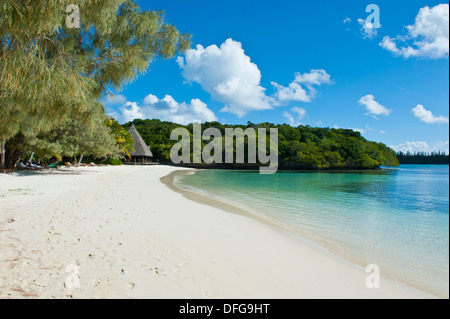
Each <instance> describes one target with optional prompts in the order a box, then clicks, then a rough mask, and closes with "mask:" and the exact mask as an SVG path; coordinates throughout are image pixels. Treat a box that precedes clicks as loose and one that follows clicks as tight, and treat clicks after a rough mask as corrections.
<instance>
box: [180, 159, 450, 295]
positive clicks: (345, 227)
mask: <svg viewBox="0 0 450 319" xmlns="http://www.w3.org/2000/svg"><path fill="white" fill-rule="evenodd" d="M180 182H181V184H182V185H185V186H186V187H191V188H195V189H197V190H200V191H202V192H204V193H207V194H209V195H212V196H215V197H219V198H224V199H227V200H231V201H235V202H237V203H240V204H243V205H246V206H249V207H251V208H253V209H255V210H257V211H259V212H262V213H265V214H267V215H268V216H271V217H272V218H275V219H276V220H278V221H280V222H283V223H285V224H286V225H289V227H290V228H291V229H296V230H298V231H299V232H300V233H305V234H306V233H307V234H313V235H314V236H317V238H320V240H321V241H327V242H329V243H333V245H334V246H335V247H336V248H337V249H338V250H339V251H340V252H342V254H343V255H344V256H346V257H348V258H350V259H352V260H354V261H358V262H360V263H363V264H364V263H366V264H368V263H375V264H378V265H380V267H382V270H383V271H384V273H388V274H389V275H391V276H393V277H396V278H398V279H401V280H403V281H407V282H408V283H410V284H413V285H416V286H419V287H421V288H424V289H427V290H432V291H433V292H437V293H439V294H441V295H444V296H445V295H447V296H448V266H449V219H448V217H449V184H448V182H449V170H448V166H440V165H438V166H432V165H405V166H401V167H400V168H398V169H382V170H374V171H309V172H305V171H299V172H295V171H280V172H278V173H276V174H273V175H261V174H259V173H258V171H230V170H205V171H200V172H198V173H197V174H195V175H188V176H186V177H184V178H183V179H182V180H181V181H180Z"/></svg>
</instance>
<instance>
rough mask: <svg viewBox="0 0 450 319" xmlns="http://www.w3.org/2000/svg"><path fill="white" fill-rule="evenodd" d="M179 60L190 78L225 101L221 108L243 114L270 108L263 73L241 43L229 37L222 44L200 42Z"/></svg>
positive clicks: (186, 75) (184, 73) (183, 71)
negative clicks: (262, 82) (203, 43)
mask: <svg viewBox="0 0 450 319" xmlns="http://www.w3.org/2000/svg"><path fill="white" fill-rule="evenodd" d="M177 62H178V65H179V67H180V68H181V69H182V75H183V77H184V78H185V79H186V80H187V81H189V82H197V83H199V84H200V85H201V86H202V88H203V90H205V91H206V92H208V93H210V94H211V96H212V97H213V98H214V99H216V100H218V101H220V102H222V103H225V104H226V106H225V108H223V110H222V111H226V112H231V113H234V114H236V115H238V116H240V117H242V116H244V115H245V114H246V113H247V112H248V111H253V110H267V109H270V108H271V103H270V99H269V98H268V97H267V96H266V93H265V91H266V89H265V88H263V87H262V86H261V85H260V82H261V72H260V71H259V69H258V67H257V66H256V64H254V63H252V62H251V60H250V57H248V56H247V55H246V54H245V52H244V50H243V48H242V44H241V43H240V42H236V41H233V40H232V39H228V40H226V41H225V42H224V43H223V44H222V45H221V46H220V47H217V46H216V45H211V46H209V47H207V48H204V47H203V46H201V45H197V47H196V49H191V50H188V51H187V52H186V55H185V57H179V58H178V59H177Z"/></svg>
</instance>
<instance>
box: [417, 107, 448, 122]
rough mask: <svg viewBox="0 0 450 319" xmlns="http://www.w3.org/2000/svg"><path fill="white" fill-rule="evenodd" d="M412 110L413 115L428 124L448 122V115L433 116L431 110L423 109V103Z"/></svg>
mask: <svg viewBox="0 0 450 319" xmlns="http://www.w3.org/2000/svg"><path fill="white" fill-rule="evenodd" d="M412 111H413V114H414V116H415V117H417V118H418V119H419V120H421V121H422V122H425V123H428V124H445V123H448V122H449V119H448V117H445V116H434V115H433V113H432V112H431V111H429V110H427V109H425V108H424V107H423V105H420V104H418V105H417V106H416V107H415V108H413V109H412Z"/></svg>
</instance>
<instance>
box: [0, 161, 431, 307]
mask: <svg viewBox="0 0 450 319" xmlns="http://www.w3.org/2000/svg"><path fill="white" fill-rule="evenodd" d="M174 170H176V168H173V167H166V166H151V167H125V166H124V167H95V168H93V167H89V168H70V169H61V170H50V171H43V172H39V173H33V172H25V173H14V174H10V175H8V174H6V175H5V174H1V175H0V242H1V246H0V298H72V297H73V298H429V297H433V296H432V295H429V294H426V293H424V292H421V291H418V290H416V289H414V288H411V287H408V286H405V285H402V284H399V283H396V282H392V281H389V280H384V279H382V280H381V288H379V289H368V288H366V285H365V281H366V276H367V275H368V274H367V273H366V272H365V270H364V268H362V267H359V266H356V265H353V264H350V263H348V262H346V261H343V260H341V259H338V258H337V257H335V256H333V255H331V254H330V253H328V252H327V251H325V250H324V249H320V248H319V247H316V246H315V245H313V244H309V243H307V242H306V241H305V240H301V239H298V238H296V237H294V236H290V235H287V234H285V233H283V232H281V231H278V230H276V229H275V228H273V227H270V226H269V225H267V224H264V223H261V222H259V221H256V220H254V219H251V218H248V217H245V216H242V215H238V214H233V213H228V212H225V211H223V210H221V209H218V208H214V207H211V206H208V205H203V204H199V203H197V202H195V201H191V200H189V199H187V198H185V197H184V196H183V195H182V194H180V193H178V192H174V191H173V190H171V189H169V188H168V187H167V186H166V185H164V184H163V183H161V182H160V178H161V177H163V176H166V175H168V174H169V173H171V172H173V171H174ZM68 266H69V268H68V269H67V267H68ZM71 267H72V268H71ZM74 267H75V268H74ZM66 269H67V270H70V271H72V272H66ZM73 269H79V284H80V285H79V288H74V287H73V285H70V284H69V285H68V286H67V285H66V284H65V283H66V279H67V278H68V277H70V276H72V277H71V278H73V276H77V275H76V274H75V273H74V272H73ZM77 278H78V277H77ZM74 282H76V280H75V281H69V283H74ZM70 287H72V288H70ZM75 287H76V285H75Z"/></svg>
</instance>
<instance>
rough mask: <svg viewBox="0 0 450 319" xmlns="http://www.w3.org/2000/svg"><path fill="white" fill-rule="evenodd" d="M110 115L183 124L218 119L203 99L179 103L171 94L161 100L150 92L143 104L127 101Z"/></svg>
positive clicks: (124, 119)
mask: <svg viewBox="0 0 450 319" xmlns="http://www.w3.org/2000/svg"><path fill="white" fill-rule="evenodd" d="M110 115H111V116H113V117H115V118H116V119H117V120H118V121H119V122H121V123H126V122H129V121H133V120H134V119H144V118H150V119H152V118H154V119H160V120H162V121H170V122H174V123H178V124H183V125H186V124H189V123H193V122H212V121H217V117H216V116H215V114H214V112H213V111H211V110H210V109H209V108H208V106H207V105H206V104H205V103H203V102H202V101H201V100H199V99H193V100H192V101H191V102H190V103H185V102H182V103H179V102H177V101H175V99H174V98H173V97H172V96H170V95H166V96H165V97H164V98H163V99H162V100H160V99H158V98H157V97H156V96H155V95H152V94H149V95H147V96H146V97H145V99H144V103H143V104H142V105H138V104H137V103H136V102H127V103H125V104H124V105H123V106H122V107H121V108H120V110H119V112H115V113H111V114H110Z"/></svg>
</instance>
